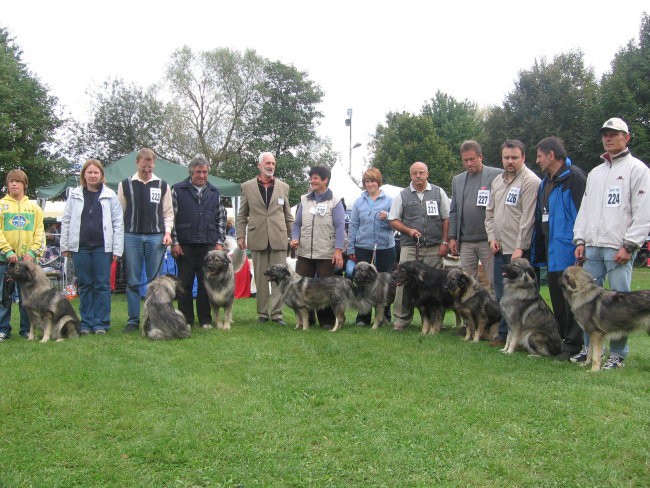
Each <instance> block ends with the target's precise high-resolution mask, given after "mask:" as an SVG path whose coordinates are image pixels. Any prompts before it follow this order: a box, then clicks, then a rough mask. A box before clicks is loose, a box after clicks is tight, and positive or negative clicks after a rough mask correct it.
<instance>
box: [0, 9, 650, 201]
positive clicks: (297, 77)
mask: <svg viewBox="0 0 650 488" xmlns="http://www.w3.org/2000/svg"><path fill="white" fill-rule="evenodd" d="M88 96H89V97H90V102H91V103H90V106H91V110H90V117H89V120H88V122H87V123H79V122H77V121H75V120H69V119H65V118H64V117H62V116H61V114H60V109H59V108H58V105H57V104H58V102H57V99H56V97H54V96H53V95H51V94H49V93H48V90H47V88H46V87H45V86H44V85H43V84H42V83H41V82H40V81H39V80H38V78H37V77H36V76H35V75H33V74H32V73H30V72H29V70H28V69H27V67H26V65H25V64H24V62H23V61H22V52H21V50H20V48H19V46H18V45H17V44H16V42H15V41H14V40H13V39H12V38H10V36H9V33H8V31H7V30H6V29H4V28H0V178H1V181H4V178H5V175H6V173H7V172H8V171H9V170H10V169H12V168H15V167H22V168H24V169H25V170H26V172H27V174H28V175H29V177H30V189H29V191H30V193H32V194H33V190H34V189H35V188H36V187H38V186H42V185H46V184H51V183H53V182H56V181H57V180H61V179H63V178H65V177H66V176H67V174H68V173H71V172H73V171H74V168H75V164H77V165H78V163H80V162H83V160H84V159H86V158H89V157H94V158H97V159H100V160H101V161H103V162H107V163H108V162H111V161H115V160H117V159H119V158H121V157H122V156H124V155H126V154H128V153H130V152H132V151H133V150H135V149H138V148H140V147H143V146H146V147H151V148H152V149H153V150H154V151H155V152H156V153H157V154H158V155H159V156H161V157H164V158H165V159H168V160H170V161H172V162H176V163H179V164H186V163H187V162H188V161H189V160H190V159H191V158H192V157H193V156H195V155H196V154H203V155H205V156H206V157H207V158H208V160H209V161H210V163H211V172H212V173H213V174H216V175H218V176H221V177H223V178H226V179H230V180H233V181H244V180H246V179H248V178H251V177H253V176H254V175H255V174H256V173H257V169H256V165H257V155H258V154H259V153H260V152H261V151H266V150H268V151H271V152H272V153H273V154H274V155H275V157H276V159H277V161H278V176H279V177H281V178H282V179H284V180H285V181H287V182H288V183H289V184H290V185H291V186H292V190H293V191H292V196H291V197H292V201H297V199H298V195H299V194H300V193H302V192H304V191H305V190H306V188H307V185H306V183H305V181H306V179H305V173H304V171H305V168H307V167H309V166H311V165H314V164H324V165H327V166H332V165H333V164H334V162H335V161H336V159H337V157H338V155H337V154H336V153H334V152H333V150H332V148H331V143H330V141H329V140H328V139H326V138H322V137H320V136H319V135H318V134H317V128H318V125H319V123H320V120H321V119H322V117H323V114H322V113H321V112H320V111H319V110H318V106H319V104H320V103H321V101H322V99H323V96H324V92H323V90H322V89H321V88H320V86H319V85H318V84H317V83H316V82H314V81H313V80H311V79H310V78H309V76H308V74H307V73H306V72H304V71H300V70H299V69H297V68H296V67H294V66H291V65H287V64H284V63H282V62H280V61H273V60H269V59H266V58H264V57H262V56H260V55H259V54H257V53H256V52H255V51H253V50H250V49H249V50H246V51H244V52H239V51H236V50H232V49H227V48H218V49H214V50H211V51H200V52H195V51H193V50H192V49H191V48H189V47H187V46H185V47H182V48H180V49H178V50H176V51H175V52H174V53H173V54H172V55H171V57H170V60H169V63H168V65H167V66H166V69H165V72H164V76H163V77H162V79H161V81H160V82H159V83H158V84H156V85H153V86H150V87H141V86H138V85H136V84H133V83H128V82H126V81H124V80H122V79H111V80H107V81H106V82H104V83H103V84H102V85H101V86H100V87H99V88H96V89H94V90H93V91H91V92H89V94H88ZM613 116H617V117H622V118H623V119H625V120H626V121H627V122H628V124H629V126H630V130H631V132H632V135H633V138H632V142H631V144H630V147H631V149H632V152H633V153H634V154H635V155H636V156H637V157H639V158H640V159H642V160H644V161H650V18H649V17H648V15H647V14H645V13H644V14H643V15H642V18H641V27H640V33H639V38H638V40H631V41H630V42H629V43H628V44H627V45H626V46H624V47H622V48H621V49H620V50H619V51H618V52H617V53H616V55H615V57H614V59H613V60H612V62H611V70H610V71H609V72H607V73H606V74H605V75H603V76H602V77H601V79H597V78H596V76H595V74H594V71H593V69H592V68H590V67H588V66H586V65H585V62H584V55H583V53H582V52H581V51H571V52H568V53H563V54H560V55H558V56H556V57H554V58H553V59H552V60H551V61H548V60H546V59H540V60H535V61H534V63H533V66H532V67H530V68H528V69H524V70H522V71H521V72H520V73H519V75H518V79H517V80H516V82H515V85H514V87H513V89H512V90H511V91H510V92H509V93H508V94H507V95H506V97H505V99H504V101H503V103H502V104H501V105H500V106H493V107H488V108H481V107H479V106H478V105H477V104H476V103H475V102H472V101H470V100H462V101H461V100H457V99H455V98H454V97H453V96H451V95H449V94H446V93H443V92H440V91H438V92H437V93H435V95H434V96H433V97H432V98H431V99H430V100H428V101H426V102H425V103H424V104H423V106H422V108H421V110H420V112H419V113H409V112H391V113H388V114H387V115H386V120H385V122H384V123H382V124H379V125H378V126H377V128H376V131H375V133H374V135H373V138H372V141H371V143H370V150H371V156H370V161H369V162H370V164H371V165H372V166H375V167H377V168H379V169H380V170H381V171H382V174H383V175H384V181H386V182H388V183H391V184H395V185H400V186H404V185H406V184H408V182H409V176H408V167H409V166H410V164H411V163H413V162H414V161H424V162H426V163H427V164H428V165H429V170H430V175H431V180H432V181H434V182H436V183H437V184H439V185H441V186H443V187H444V188H446V189H449V188H450V185H451V178H452V177H453V175H454V174H456V173H458V172H459V170H460V162H459V155H458V148H459V146H460V144H461V142H462V141H464V140H466V139H475V140H477V141H479V142H480V143H481V144H482V146H483V150H484V154H485V156H484V161H485V162H486V163H487V164H491V165H495V166H498V165H500V157H499V146H500V145H501V143H502V142H503V141H504V140H506V139H511V138H515V139H520V140H522V141H523V142H524V143H525V144H526V147H527V164H528V165H529V166H530V167H531V168H535V164H534V163H535V151H534V147H535V144H536V143H537V142H538V141H539V140H541V139H542V138H544V137H546V136H549V135H555V136H558V137H560V138H562V139H563V140H564V142H565V145H566V147H567V150H568V151H569V155H570V157H571V158H572V160H573V161H574V162H575V163H576V164H578V165H579V166H581V167H582V168H583V169H585V170H586V171H588V170H590V169H591V168H593V167H594V166H596V165H597V164H598V162H599V155H600V153H601V152H602V147H601V144H600V138H599V132H598V131H599V128H600V126H601V124H602V123H603V121H604V120H606V119H607V118H609V117H613Z"/></svg>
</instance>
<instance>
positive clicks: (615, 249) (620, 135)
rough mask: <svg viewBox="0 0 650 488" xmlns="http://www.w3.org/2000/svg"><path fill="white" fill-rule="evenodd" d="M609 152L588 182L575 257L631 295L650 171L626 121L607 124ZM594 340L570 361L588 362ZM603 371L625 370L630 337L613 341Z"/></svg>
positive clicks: (649, 212) (648, 222) (649, 227)
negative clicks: (636, 152)
mask: <svg viewBox="0 0 650 488" xmlns="http://www.w3.org/2000/svg"><path fill="white" fill-rule="evenodd" d="M600 135H601V137H602V141H603V147H604V148H605V153H604V154H602V155H601V159H602V160H603V162H602V164H600V165H599V166H596V167H595V168H594V169H593V170H591V172H590V173H589V176H588V177H587V188H586V191H585V195H584V197H583V200H582V205H581V206H580V210H579V211H578V216H577V218H576V222H575V224H574V226H573V243H574V244H575V245H576V250H575V257H576V259H577V260H578V261H584V268H585V269H586V270H587V271H589V273H591V274H592V275H593V276H594V277H596V278H597V280H596V282H597V283H598V284H599V285H600V286H602V284H603V281H604V277H605V275H607V280H608V281H609V286H610V288H611V289H612V290H615V291H630V284H631V282H632V263H633V262H634V257H635V255H636V252H637V250H638V249H639V247H640V246H641V245H642V244H643V243H644V242H645V238H646V236H647V235H648V232H650V197H649V196H648V192H650V169H648V167H647V166H646V164H645V163H644V162H643V161H641V160H640V159H637V158H635V157H634V156H632V154H631V153H630V150H629V149H628V147H627V145H628V143H629V142H630V131H629V129H628V126H627V124H626V123H625V121H624V120H622V119H620V118H618V117H612V118H611V119H608V120H607V121H606V122H605V123H604V124H603V126H602V127H601V129H600ZM588 347H589V336H588V335H587V334H585V337H584V347H583V348H582V351H580V353H578V354H576V355H575V356H573V357H572V358H571V361H572V362H574V363H581V362H584V361H585V360H586V359H587V351H588ZM609 353H610V354H609V359H608V360H607V362H606V363H605V365H604V366H603V369H616V368H621V367H623V366H624V360H625V358H626V357H627V355H628V353H629V346H628V344H627V337H625V336H624V337H621V338H620V339H612V340H610V343H609Z"/></svg>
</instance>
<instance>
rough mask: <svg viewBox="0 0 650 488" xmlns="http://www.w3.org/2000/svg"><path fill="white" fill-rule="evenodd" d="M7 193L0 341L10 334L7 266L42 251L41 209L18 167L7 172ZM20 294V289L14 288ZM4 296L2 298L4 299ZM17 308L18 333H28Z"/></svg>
mask: <svg viewBox="0 0 650 488" xmlns="http://www.w3.org/2000/svg"><path fill="white" fill-rule="evenodd" d="M6 183H7V194H6V195H5V196H4V197H3V198H2V200H0V297H2V299H1V300H0V342H3V341H6V340H7V339H9V336H10V335H11V324H10V321H11V305H12V297H11V295H10V294H9V293H7V292H8V291H9V290H4V286H5V282H4V278H5V274H6V273H7V265H8V264H12V263H17V262H18V261H33V260H34V259H36V258H37V257H38V256H40V255H41V253H42V251H43V239H44V236H45V231H44V229H43V211H42V210H41V207H39V206H38V205H36V203H34V202H32V201H30V200H29V197H27V195H26V192H27V188H28V186H29V180H28V178H27V175H26V174H25V173H24V172H23V171H22V170H20V169H12V170H11V171H9V173H7V181H6ZM18 292H19V293H18V296H19V297H20V289H19V290H18ZM5 299H6V301H5ZM19 311H20V335H21V336H22V337H25V338H27V337H28V336H29V317H28V316H27V312H26V310H25V309H24V308H23V305H22V300H21V301H20V305H19Z"/></svg>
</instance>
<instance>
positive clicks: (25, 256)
mask: <svg viewBox="0 0 650 488" xmlns="http://www.w3.org/2000/svg"><path fill="white" fill-rule="evenodd" d="M12 257H15V258H16V261H18V256H16V255H14V256H12ZM16 261H14V263H15V262H16ZM23 261H25V262H27V263H31V262H32V261H34V258H33V257H32V255H31V254H23Z"/></svg>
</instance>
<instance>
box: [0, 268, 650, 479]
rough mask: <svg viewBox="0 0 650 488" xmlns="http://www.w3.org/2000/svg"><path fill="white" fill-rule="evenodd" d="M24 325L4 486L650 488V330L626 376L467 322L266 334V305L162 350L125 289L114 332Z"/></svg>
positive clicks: (2, 465)
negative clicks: (35, 338)
mask: <svg viewBox="0 0 650 488" xmlns="http://www.w3.org/2000/svg"><path fill="white" fill-rule="evenodd" d="M634 286H635V288H637V289H647V288H650V270H648V269H642V270H639V269H636V270H635V272H634ZM75 306H77V303H75ZM416 315H417V314H416ZM17 316H18V313H17V308H16V307H14V320H13V324H14V325H13V327H14V335H13V336H12V339H11V340H9V341H7V342H6V343H3V344H0V371H1V373H0V378H1V382H0V388H1V390H0V418H2V424H1V426H2V437H0V487H2V488H6V487H48V488H49V487H74V486H79V487H113V486H115V487H259V486H278V487H303V486H314V487H320V486H337V487H338V486H340V487H343V486H346V487H348V486H364V487H366V486H372V487H375V486H378V487H382V486H385V487H407V486H408V487H411V486H420V487H434V486H435V487H437V486H449V487H465V486H476V487H511V486H512V487H574V486H575V487H586V486H590V487H591V486H597V487H610V486H611V487H617V488H619V487H632V486H634V487H647V486H648V485H649V484H650V461H649V460H650V443H649V441H648V439H649V438H650V394H649V393H650V391H649V389H650V388H649V385H650V381H649V378H650V375H649V373H650V337H649V336H647V335H645V334H643V335H636V336H633V337H632V339H631V344H630V349H631V353H630V356H629V357H628V359H627V360H626V367H625V368H623V369H622V370H618V371H603V372H601V373H598V374H592V373H590V372H588V371H587V370H585V369H584V368H580V367H578V366H576V365H573V364H570V363H560V362H557V361H554V360H550V359H545V358H530V357H528V356H527V355H526V354H524V353H517V354H514V355H512V356H506V355H504V354H501V353H499V352H498V351H497V350H495V349H493V348H490V347H488V346H487V344H485V343H480V344H478V345H474V344H469V343H466V342H464V341H462V340H461V338H460V337H459V336H458V335H457V334H456V332H455V330H454V329H447V330H445V331H443V332H442V333H441V334H439V335H437V336H434V337H430V336H429V337H422V336H421V335H420V334H419V325H420V323H419V319H417V321H416V322H415V324H414V325H413V326H411V327H410V328H409V330H407V331H405V332H402V333H396V332H393V331H392V330H390V329H389V328H386V327H384V328H382V329H380V330H378V331H372V330H370V329H369V328H361V327H357V326H355V325H352V324H353V318H354V314H353V313H352V312H350V313H349V314H348V322H347V324H346V326H345V327H344V328H343V330H342V331H341V332H338V333H335V334H332V333H330V332H328V331H324V330H321V329H319V328H312V329H310V330H309V331H307V332H302V331H294V330H293V325H291V326H284V327H283V326H279V325H276V324H273V325H260V324H257V323H255V319H256V313H255V302H254V300H253V299H246V300H238V301H237V302H236V304H235V312H234V317H235V324H234V325H233V329H232V330H231V331H230V332H223V331H217V330H211V331H205V330H195V331H194V333H193V336H192V337H191V338H190V339H186V340H182V341H172V342H160V343H154V342H150V341H148V340H145V339H142V338H141V337H140V336H139V335H134V334H131V335H127V334H123V333H122V328H123V326H124V323H125V322H126V300H125V297H124V296H123V295H118V296H115V297H114V301H113V318H114V326H113V328H112V329H111V330H110V332H109V334H107V335H106V336H88V337H84V338H80V339H76V340H70V341H65V342H63V343H55V342H50V343H48V344H40V343H37V342H27V341H25V340H23V339H22V338H20V337H18V334H17V332H18V330H17ZM285 318H286V319H287V321H288V322H290V323H292V322H293V320H294V317H293V314H292V313H291V312H289V311H287V313H286V316H285ZM446 323H447V324H449V325H451V324H452V323H453V320H452V316H451V314H448V316H447V319H446Z"/></svg>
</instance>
